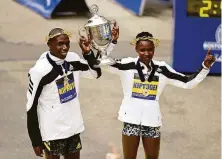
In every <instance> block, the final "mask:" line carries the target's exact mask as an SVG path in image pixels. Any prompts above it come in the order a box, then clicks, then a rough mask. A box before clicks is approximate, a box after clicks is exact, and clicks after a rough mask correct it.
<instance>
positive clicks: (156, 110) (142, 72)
mask: <svg viewBox="0 0 222 159" xmlns="http://www.w3.org/2000/svg"><path fill="white" fill-rule="evenodd" d="M113 47H114V45H113V44H112V47H110V48H109V52H108V54H109V53H110V52H111V51H112V49H113ZM116 61H117V63H116V64H114V65H112V66H110V67H106V70H108V71H109V72H111V73H116V74H118V75H119V76H120V79H121V83H122V89H123V94H124V97H123V100H122V104H121V107H120V110H119V117H118V119H119V120H120V121H122V122H128V123H132V124H141V125H144V126H152V127H157V126H162V121H161V119H162V116H161V112H160V106H159V98H160V95H161V93H162V91H163V89H164V87H165V86H166V85H167V84H170V85H174V86H177V87H180V88H184V89H191V88H193V87H195V86H196V85H197V84H199V83H200V82H201V81H202V80H203V79H204V78H205V77H206V76H207V74H208V73H209V69H207V68H206V67H205V66H204V65H203V64H202V66H201V68H200V69H199V70H198V71H197V72H196V73H194V74H193V75H191V76H185V75H184V74H181V73H179V72H176V71H175V70H174V69H172V68H171V67H170V66H169V65H168V64H166V63H165V62H164V61H156V60H152V62H151V63H150V66H151V68H152V70H151V71H150V72H148V69H147V67H146V66H145V65H144V64H143V63H142V62H140V61H139V58H138V57H137V58H132V57H129V58H123V59H116ZM141 80H142V81H141ZM143 80H144V81H143ZM148 80H149V81H148Z"/></svg>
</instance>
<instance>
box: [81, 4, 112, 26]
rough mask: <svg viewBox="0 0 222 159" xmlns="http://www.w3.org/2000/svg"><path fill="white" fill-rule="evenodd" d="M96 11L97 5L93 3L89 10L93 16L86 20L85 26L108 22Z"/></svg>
mask: <svg viewBox="0 0 222 159" xmlns="http://www.w3.org/2000/svg"><path fill="white" fill-rule="evenodd" d="M98 11H99V7H98V6H97V5H95V4H94V5H92V6H91V7H90V12H91V14H92V15H93V16H92V17H91V18H90V19H89V20H88V22H87V24H86V25H85V27H90V26H96V25H101V24H106V23H108V20H107V19H105V18H104V17H102V16H99V15H98V14H97V12H98Z"/></svg>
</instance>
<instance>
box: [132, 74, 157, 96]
mask: <svg viewBox="0 0 222 159" xmlns="http://www.w3.org/2000/svg"><path fill="white" fill-rule="evenodd" d="M158 84H159V77H158V76H153V79H152V81H151V82H148V81H147V78H146V81H145V82H141V80H140V78H139V75H138V74H137V73H135V74H134V80H133V89H132V97H133V98H140V99H146V100H156V95H157V88H158Z"/></svg>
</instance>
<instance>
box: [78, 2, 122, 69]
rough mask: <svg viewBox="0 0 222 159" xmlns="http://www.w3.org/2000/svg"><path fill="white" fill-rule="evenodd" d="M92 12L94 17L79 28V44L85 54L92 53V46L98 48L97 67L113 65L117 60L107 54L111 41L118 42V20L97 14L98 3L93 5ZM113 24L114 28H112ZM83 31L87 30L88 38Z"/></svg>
mask: <svg viewBox="0 0 222 159" xmlns="http://www.w3.org/2000/svg"><path fill="white" fill-rule="evenodd" d="M90 12H91V14H92V17H91V18H90V19H89V20H88V22H87V23H86V24H85V25H84V26H83V27H81V28H80V29H79V35H80V40H79V46H80V48H81V49H82V51H83V54H85V55H86V54H89V53H91V51H92V48H93V49H95V50H97V55H96V58H97V61H96V63H95V65H94V67H95V68H98V67H101V66H106V65H113V64H115V60H113V58H111V57H109V56H108V55H107V48H108V47H109V45H110V43H111V42H113V43H117V39H118V38H119V27H118V26H117V24H116V21H110V20H107V19H106V18H104V17H103V16H99V15H98V14H97V12H98V6H97V5H92V6H91V7H90ZM112 25H113V28H112V30H111V26H112ZM83 32H85V36H86V37H87V38H86V37H85V36H84V35H83Z"/></svg>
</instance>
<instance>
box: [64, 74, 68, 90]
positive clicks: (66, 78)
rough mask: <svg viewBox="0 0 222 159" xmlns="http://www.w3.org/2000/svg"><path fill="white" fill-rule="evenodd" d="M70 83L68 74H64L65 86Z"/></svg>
mask: <svg viewBox="0 0 222 159" xmlns="http://www.w3.org/2000/svg"><path fill="white" fill-rule="evenodd" d="M68 85H69V78H68V76H67V75H65V76H64V87H66V86H68Z"/></svg>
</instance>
